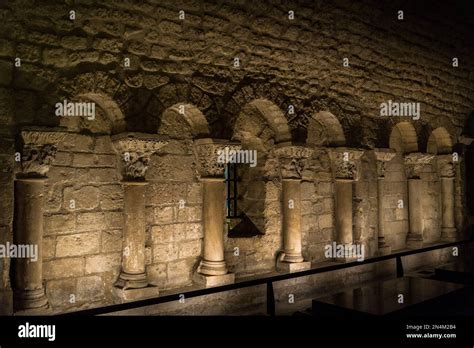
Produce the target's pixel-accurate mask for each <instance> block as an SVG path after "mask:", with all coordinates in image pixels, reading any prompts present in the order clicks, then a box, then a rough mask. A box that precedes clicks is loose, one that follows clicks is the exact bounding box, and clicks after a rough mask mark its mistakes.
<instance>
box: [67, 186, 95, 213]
mask: <svg viewBox="0 0 474 348" xmlns="http://www.w3.org/2000/svg"><path fill="white" fill-rule="evenodd" d="M98 205H99V189H98V188H97V187H94V186H83V187H81V188H77V189H76V188H72V187H66V188H65V189H64V202H63V207H64V209H66V210H70V211H75V210H82V209H85V210H91V209H94V208H96V207H98Z"/></svg>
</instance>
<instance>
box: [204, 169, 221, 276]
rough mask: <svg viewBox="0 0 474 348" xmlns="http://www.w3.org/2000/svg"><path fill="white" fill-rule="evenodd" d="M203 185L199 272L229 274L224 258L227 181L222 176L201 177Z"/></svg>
mask: <svg viewBox="0 0 474 348" xmlns="http://www.w3.org/2000/svg"><path fill="white" fill-rule="evenodd" d="M201 182H202V185H203V214H202V219H203V227H204V250H203V259H202V261H201V263H200V265H199V268H198V273H201V274H204V275H224V274H227V272H228V271H227V266H226V263H225V260H224V220H225V209H224V202H225V182H224V180H223V179H222V178H201Z"/></svg>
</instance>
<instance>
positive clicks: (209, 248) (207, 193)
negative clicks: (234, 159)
mask: <svg viewBox="0 0 474 348" xmlns="http://www.w3.org/2000/svg"><path fill="white" fill-rule="evenodd" d="M226 147H229V148H230V149H233V150H237V149H239V146H238V145H235V144H229V143H228V142H227V141H226V140H221V139H211V138H203V139H198V140H195V142H194V149H195V154H196V159H197V162H198V170H199V175H200V181H201V183H202V188H203V202H202V207H203V208H202V209H203V212H202V219H203V228H204V241H203V244H204V246H203V252H202V259H201V262H200V264H199V267H198V268H197V271H196V273H195V274H194V281H195V282H196V283H198V284H201V285H204V286H205V287H212V286H217V285H223V284H229V283H233V282H234V281H235V275H234V273H229V271H228V270H227V265H226V262H225V259H224V221H225V200H226V197H225V182H224V180H225V178H224V169H225V164H224V163H219V162H218V161H217V159H218V151H219V150H224V149H225V148H226Z"/></svg>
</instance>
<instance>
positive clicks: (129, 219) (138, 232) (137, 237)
mask: <svg viewBox="0 0 474 348" xmlns="http://www.w3.org/2000/svg"><path fill="white" fill-rule="evenodd" d="M146 185H147V183H146V182H123V187H124V210H123V213H124V224H125V225H124V229H123V256H122V272H121V273H120V276H119V279H118V281H117V283H116V286H119V287H123V288H143V287H146V286H147V285H148V281H147V276H146V271H145V231H146V216H145V189H146Z"/></svg>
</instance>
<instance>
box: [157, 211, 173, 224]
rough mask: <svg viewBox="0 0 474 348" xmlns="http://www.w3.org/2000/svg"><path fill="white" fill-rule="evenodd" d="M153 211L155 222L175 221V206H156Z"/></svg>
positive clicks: (166, 222) (167, 222)
mask: <svg viewBox="0 0 474 348" xmlns="http://www.w3.org/2000/svg"><path fill="white" fill-rule="evenodd" d="M153 212H154V216H153V217H154V219H153V221H154V223H155V224H169V223H172V222H173V207H160V208H155V209H154V210H153Z"/></svg>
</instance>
